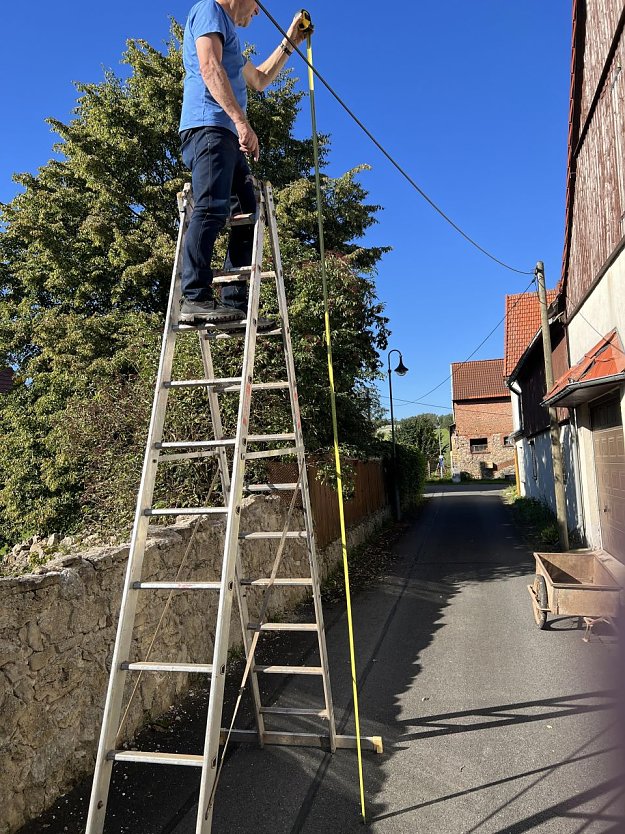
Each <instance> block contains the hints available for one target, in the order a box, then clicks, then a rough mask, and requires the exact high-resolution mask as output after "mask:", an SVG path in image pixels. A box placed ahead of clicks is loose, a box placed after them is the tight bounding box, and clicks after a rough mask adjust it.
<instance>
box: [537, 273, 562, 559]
mask: <svg viewBox="0 0 625 834" xmlns="http://www.w3.org/2000/svg"><path fill="white" fill-rule="evenodd" d="M534 272H535V275H536V283H537V285H538V299H539V303H540V321H541V330H542V336H543V355H544V357H545V382H546V385H547V391H549V390H550V389H551V388H552V387H553V366H552V363H551V332H550V330H549V314H548V313H547V290H546V288H545V266H544V264H543V262H542V261H538V263H537V264H536V269H535V271H534ZM549 424H550V425H549V434H550V437H551V463H552V466H553V484H554V491H555V494H556V518H557V522H558V533H559V535H560V547H561V548H562V550H565V551H566V550H568V549H569V529H568V524H567V520H566V496H565V494H564V470H563V467H562V447H561V445H560V424H559V423H558V413H557V411H556V409H555V408H549Z"/></svg>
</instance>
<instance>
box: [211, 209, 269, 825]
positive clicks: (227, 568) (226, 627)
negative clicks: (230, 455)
mask: <svg viewBox="0 0 625 834" xmlns="http://www.w3.org/2000/svg"><path fill="white" fill-rule="evenodd" d="M263 209H264V207H263V206H262V205H260V206H259V214H258V220H257V222H256V226H255V229H254V243H253V250H252V251H253V256H252V272H251V276H250V290H249V299H248V323H247V329H246V335H245V348H244V352H243V368H242V373H241V377H242V380H243V381H242V385H241V398H240V401H239V413H238V419H237V433H236V438H235V445H234V459H233V465H232V484H231V489H230V496H229V502H228V520H227V523H226V536H225V542H224V558H223V565H222V575H221V592H220V595H219V609H218V612H217V627H216V630H215V649H214V656H213V670H214V672H213V678H212V681H211V690H210V696H209V702H208V721H207V728H206V739H205V743H204V762H203V765H202V776H201V780H200V796H199V801H198V816H197V823H196V834H210V831H211V826H212V816H213V802H214V795H213V787H214V785H215V777H216V775H217V764H218V757H219V756H218V754H219V738H220V733H221V716H222V711H223V698H224V688H225V678H226V663H227V659H228V641H229V635H230V615H231V611H232V600H233V591H234V580H235V567H236V562H237V555H238V549H239V539H238V537H239V526H240V518H241V500H242V496H243V477H244V474H245V447H246V443H247V435H248V433H249V418H250V405H251V396H252V381H253V375H254V357H255V352H256V323H257V320H258V305H259V297H260V276H261V261H262V253H263V238H264V211H263Z"/></svg>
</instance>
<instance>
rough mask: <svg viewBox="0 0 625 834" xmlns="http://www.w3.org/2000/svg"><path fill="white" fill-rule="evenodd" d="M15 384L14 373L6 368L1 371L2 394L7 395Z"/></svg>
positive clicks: (0, 392)
mask: <svg viewBox="0 0 625 834" xmlns="http://www.w3.org/2000/svg"><path fill="white" fill-rule="evenodd" d="M12 384H13V371H11V370H9V369H8V368H5V369H3V370H0V394H7V393H8V392H9V391H10V390H11V385H12Z"/></svg>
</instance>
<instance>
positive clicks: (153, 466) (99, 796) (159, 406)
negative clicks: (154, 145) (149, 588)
mask: <svg viewBox="0 0 625 834" xmlns="http://www.w3.org/2000/svg"><path fill="white" fill-rule="evenodd" d="M179 207H180V229H179V233H178V243H177V246H176V257H175V260H174V268H173V274H172V283H171V290H170V294H169V304H168V308H167V315H166V320H165V329H164V332H163V342H162V346H161V357H160V362H159V369H158V374H157V378H156V389H155V396H154V404H153V406H152V416H151V418H150V427H149V430H148V440H147V445H146V451H145V458H144V461H143V470H142V474H141V484H140V486H139V495H138V498H137V508H136V512H135V520H134V526H133V531H132V538H131V542H130V553H129V556H128V567H127V569H126V577H125V580H124V590H123V594H122V602H121V608H120V613H119V621H118V625H117V636H116V638H115V648H114V651H113V659H112V662H111V674H110V677H109V684H108V690H107V694H106V701H105V705H104V716H103V719H102V729H101V732H100V742H99V745H98V752H97V756H96V766H95V771H94V775H93V787H92V790H91V800H90V803H89V812H88V817H87V827H86V834H102V831H103V828H104V819H105V816H106V804H107V800H108V793H109V786H110V780H111V773H112V769H113V762H112V761H111V760H110V759H109V758H108V756H109V753H110V752H111V751H112V750H113V749H114V748H115V741H116V736H117V733H118V731H119V722H120V716H121V707H122V698H123V694H124V683H125V680H126V672H125V671H123V670H122V669H121V664H122V662H123V661H125V660H127V659H128V658H129V653H130V648H131V644H132V631H133V626H134V620H135V612H136V607H137V592H136V591H135V590H133V587H132V586H133V583H134V582H136V581H139V580H140V578H141V569H142V566H143V556H144V551H145V541H146V538H147V533H148V524H149V519H148V516H147V515H146V510H147V509H148V508H149V507H150V505H151V503H152V495H153V492H154V483H155V480H156V471H157V467H158V455H159V453H158V450H157V449H156V448H155V444H156V443H158V442H160V440H161V438H162V434H163V426H164V423H165V411H166V407H167V394H168V389H167V388H166V387H165V386H164V385H163V381H164V380H166V379H167V380H168V379H170V377H171V367H172V362H173V356H174V348H175V342H176V334H175V332H174V331H173V321H174V316H175V313H176V312H177V309H178V307H177V305H178V301H179V298H180V296H179V291H178V290H177V284H178V281H177V277H178V273H179V269H180V264H181V252H182V242H183V239H184V234H185V231H186V225H187V223H188V219H189V217H190V207H189V206H188V204H187V202H186V201H185V200H181V201H180V205H179Z"/></svg>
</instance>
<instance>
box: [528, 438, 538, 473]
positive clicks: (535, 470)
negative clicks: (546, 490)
mask: <svg viewBox="0 0 625 834" xmlns="http://www.w3.org/2000/svg"><path fill="white" fill-rule="evenodd" d="M530 453H531V455H532V477H533V478H534V480H535V481H537V480H538V461H537V460H536V449H535V448H534V441H533V440H530Z"/></svg>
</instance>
